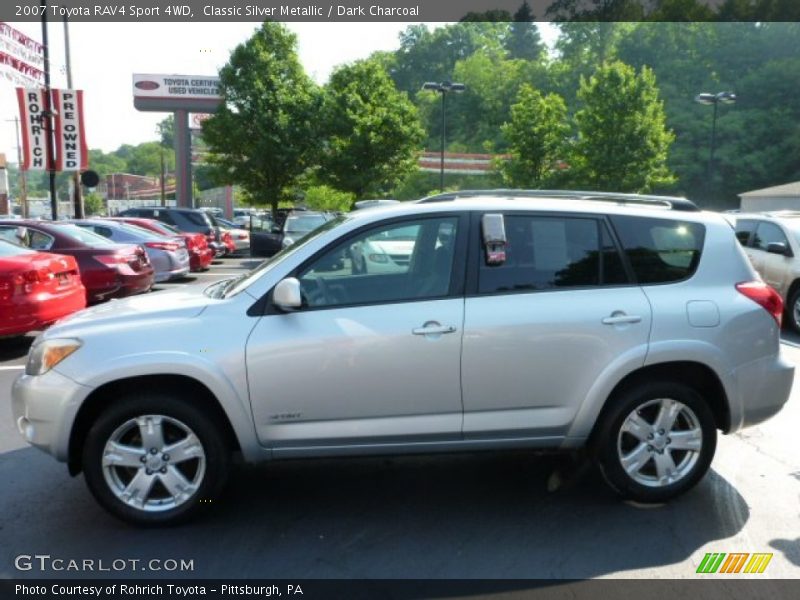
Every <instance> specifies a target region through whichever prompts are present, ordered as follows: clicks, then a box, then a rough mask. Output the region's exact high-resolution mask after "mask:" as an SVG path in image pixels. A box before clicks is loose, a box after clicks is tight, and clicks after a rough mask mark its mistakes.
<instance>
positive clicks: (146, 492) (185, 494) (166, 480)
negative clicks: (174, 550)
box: [102, 415, 206, 512]
mask: <svg viewBox="0 0 800 600" xmlns="http://www.w3.org/2000/svg"><path fill="white" fill-rule="evenodd" d="M102 461H103V475H104V476H105V480H106V483H107V484H108V487H109V488H110V489H111V491H112V493H113V494H114V495H115V496H116V497H117V499H119V500H120V501H122V502H124V503H125V504H127V505H129V506H132V507H134V508H137V509H139V510H143V511H146V512H156V511H164V510H169V509H172V508H175V507H177V506H180V505H181V504H183V503H184V502H186V501H187V500H189V498H191V497H192V496H193V495H194V494H195V492H197V490H198V488H199V487H200V484H201V483H202V481H203V476H204V475H205V471H206V455H205V451H204V450H203V445H202V444H201V443H200V440H199V438H198V437H197V436H196V435H195V433H194V432H193V431H192V430H191V429H190V428H189V427H188V426H187V425H186V424H184V423H182V422H181V421H179V420H177V419H174V418H172V417H167V416H163V415H143V416H140V417H136V418H133V419H129V420H128V421H126V422H125V423H123V424H122V425H120V426H119V427H118V428H117V429H116V430H115V431H114V433H112V434H111V436H110V437H109V439H108V441H107V442H106V444H105V447H104V449H103V457H102Z"/></svg>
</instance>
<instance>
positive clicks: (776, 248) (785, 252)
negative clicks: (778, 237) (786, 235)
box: [767, 242, 792, 256]
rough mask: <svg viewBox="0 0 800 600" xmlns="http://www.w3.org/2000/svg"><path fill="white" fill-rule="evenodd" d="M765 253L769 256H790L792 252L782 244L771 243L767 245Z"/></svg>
mask: <svg viewBox="0 0 800 600" xmlns="http://www.w3.org/2000/svg"><path fill="white" fill-rule="evenodd" d="M767 252H769V253H770V254H780V255H781V256H792V251H791V250H790V249H789V247H788V246H787V245H786V244H785V243H784V242H771V243H769V244H767Z"/></svg>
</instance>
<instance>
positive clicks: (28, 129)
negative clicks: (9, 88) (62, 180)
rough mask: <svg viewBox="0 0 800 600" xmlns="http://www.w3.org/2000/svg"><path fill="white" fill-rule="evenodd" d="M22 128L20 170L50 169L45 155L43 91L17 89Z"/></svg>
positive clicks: (47, 157)
mask: <svg viewBox="0 0 800 600" xmlns="http://www.w3.org/2000/svg"><path fill="white" fill-rule="evenodd" d="M17 100H18V101H19V115H20V120H21V123H20V124H21V126H22V170H23V171H29V170H32V171H46V170H47V169H48V168H49V167H50V157H49V155H48V154H47V128H46V127H45V123H44V118H43V117H42V115H43V114H44V112H45V103H44V90H43V89H24V88H17Z"/></svg>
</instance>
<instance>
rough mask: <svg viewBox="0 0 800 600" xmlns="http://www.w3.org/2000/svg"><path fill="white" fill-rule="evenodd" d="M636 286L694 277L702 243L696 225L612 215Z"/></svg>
mask: <svg viewBox="0 0 800 600" xmlns="http://www.w3.org/2000/svg"><path fill="white" fill-rule="evenodd" d="M611 222H612V223H613V225H614V228H615V229H616V231H617V234H618V235H619V238H620V241H621V242H622V246H623V250H624V252H625V254H626V256H627V257H628V261H629V262H630V264H631V267H632V268H633V272H634V274H635V275H636V279H637V281H638V282H639V283H668V282H671V281H680V280H682V279H688V278H689V277H691V276H692V275H694V272H695V270H697V265H698V264H699V263H700V256H701V254H702V251H703V242H704V240H705V227H704V226H703V225H701V224H700V223H691V222H687V221H677V220H672V219H651V218H646V217H627V216H619V215H618V216H612V217H611Z"/></svg>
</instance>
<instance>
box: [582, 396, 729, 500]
mask: <svg viewBox="0 0 800 600" xmlns="http://www.w3.org/2000/svg"><path fill="white" fill-rule="evenodd" d="M611 401H612V402H613V404H612V405H611V406H610V408H609V410H608V411H606V412H605V414H604V415H603V417H602V420H601V422H600V429H599V431H598V435H597V443H598V446H597V458H598V461H599V463H600V467H601V470H602V472H603V475H604V477H605V479H606V481H607V482H608V483H609V484H610V485H611V487H613V488H614V489H615V490H617V491H618V492H619V493H620V494H622V495H623V496H624V497H626V498H629V499H631V500H636V501H639V502H664V501H667V500H670V499H672V498H674V497H676V496H678V495H680V494H682V493H684V492H686V491H687V490H689V489H690V488H692V487H694V485H695V484H697V482H698V481H700V479H702V477H703V475H705V473H706V471H708V468H709V466H710V465H711V460H712V459H713V457H714V451H715V450H716V444H717V430H716V425H715V422H714V415H713V414H712V412H711V410H710V408H709V407H708V404H707V403H706V402H705V401H704V400H703V398H702V397H701V396H700V395H699V394H698V393H697V392H696V391H695V390H694V389H692V388H691V387H688V386H686V385H683V384H680V383H672V382H654V383H648V384H643V385H640V386H637V387H634V388H632V389H629V390H627V391H626V392H625V393H623V394H621V395H620V396H619V397H617V398H613V399H612V400H611Z"/></svg>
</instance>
